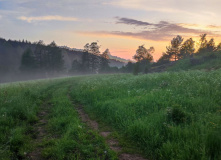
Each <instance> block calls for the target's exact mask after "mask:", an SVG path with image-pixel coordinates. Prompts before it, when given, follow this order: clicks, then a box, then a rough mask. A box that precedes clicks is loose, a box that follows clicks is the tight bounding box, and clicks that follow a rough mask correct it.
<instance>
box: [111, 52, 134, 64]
mask: <svg viewBox="0 0 221 160" xmlns="http://www.w3.org/2000/svg"><path fill="white" fill-rule="evenodd" d="M108 56H109V58H110V59H112V60H116V61H119V62H123V63H128V62H129V61H130V60H128V59H124V58H120V57H117V56H113V55H111V54H110V53H108Z"/></svg>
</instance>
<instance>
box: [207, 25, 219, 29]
mask: <svg viewBox="0 0 221 160" xmlns="http://www.w3.org/2000/svg"><path fill="white" fill-rule="evenodd" d="M207 27H208V28H211V29H221V26H217V25H208V26H207Z"/></svg>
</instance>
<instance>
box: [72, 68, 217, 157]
mask: <svg viewBox="0 0 221 160" xmlns="http://www.w3.org/2000/svg"><path fill="white" fill-rule="evenodd" d="M220 77H221V70H217V71H212V72H202V71H190V72H174V73H169V72H165V73H160V74H148V75H141V76H132V75H105V76H93V77H84V78H80V79H78V82H77V83H76V84H75V85H74V86H75V87H73V89H72V92H71V95H72V96H73V97H74V99H76V100H78V101H79V102H80V103H82V104H84V105H85V109H86V111H87V112H88V113H90V114H92V115H93V116H95V117H96V118H97V119H99V120H101V121H103V122H104V123H105V124H106V125H109V126H111V127H113V128H114V129H116V130H118V132H119V133H121V134H122V135H124V137H125V139H127V141H130V142H131V143H133V144H134V145H136V146H137V148H139V149H140V150H142V152H143V154H144V155H145V156H146V157H147V158H149V159H162V160H164V159H174V160H176V159H188V160H189V159H221V153H220V151H221V135H220V133H221V126H220V124H221V116H220V114H221V82H220Z"/></svg>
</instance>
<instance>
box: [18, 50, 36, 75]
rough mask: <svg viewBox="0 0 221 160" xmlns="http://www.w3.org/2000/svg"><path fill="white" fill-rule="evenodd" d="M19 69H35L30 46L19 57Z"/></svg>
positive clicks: (27, 70)
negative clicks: (20, 57)
mask: <svg viewBox="0 0 221 160" xmlns="http://www.w3.org/2000/svg"><path fill="white" fill-rule="evenodd" d="M20 69H21V71H24V72H30V71H31V72H33V71H34V70H35V69H36V62H35V58H34V54H33V52H32V50H31V49H30V48H28V49H27V50H25V51H24V53H23V55H22V59H21V66H20Z"/></svg>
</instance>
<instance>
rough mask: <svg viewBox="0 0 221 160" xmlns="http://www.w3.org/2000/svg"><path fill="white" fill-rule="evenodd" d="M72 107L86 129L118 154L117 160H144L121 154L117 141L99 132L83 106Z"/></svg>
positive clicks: (108, 133)
mask: <svg viewBox="0 0 221 160" xmlns="http://www.w3.org/2000/svg"><path fill="white" fill-rule="evenodd" d="M68 97H69V99H70V100H71V98H70V95H68ZM73 105H74V106H75V108H76V111H77V112H78V115H79V117H80V119H81V121H82V122H84V123H86V124H87V126H88V127H90V128H91V129H92V130H95V131H97V132H98V133H99V134H100V136H102V137H104V138H105V141H106V143H107V144H108V146H109V147H110V149H111V150H113V151H115V152H117V153H118V155H119V156H118V158H119V160H146V159H144V158H143V157H141V156H140V155H137V154H130V153H122V147H121V146H120V145H119V141H118V140H117V139H114V138H112V137H111V138H107V137H108V136H109V135H110V134H111V133H112V132H111V131H99V124H98V123H97V122H96V121H94V120H92V119H90V117H89V116H88V114H87V113H85V111H84V109H83V106H81V105H76V104H73Z"/></svg>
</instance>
